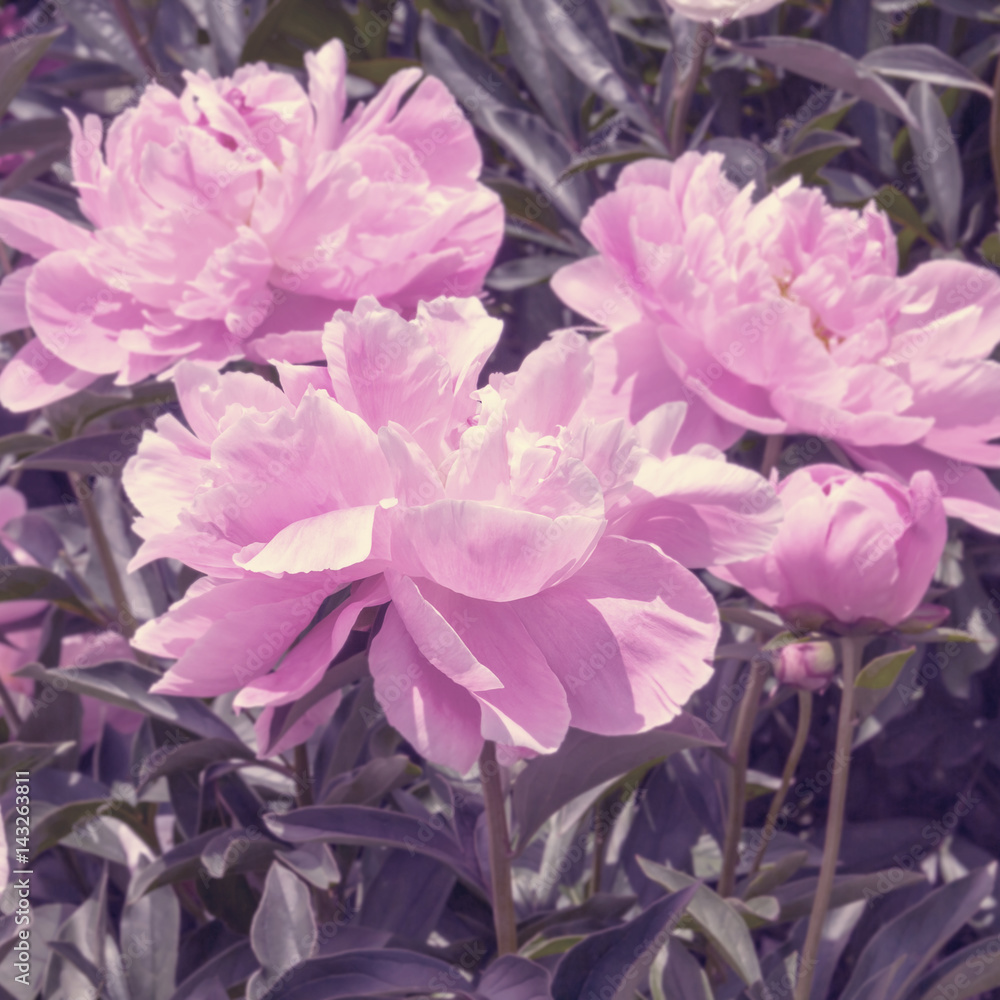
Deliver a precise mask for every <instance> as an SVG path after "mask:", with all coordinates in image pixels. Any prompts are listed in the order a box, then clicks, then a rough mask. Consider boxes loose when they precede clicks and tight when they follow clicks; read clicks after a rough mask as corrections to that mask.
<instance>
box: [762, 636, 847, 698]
mask: <svg viewBox="0 0 1000 1000" xmlns="http://www.w3.org/2000/svg"><path fill="white" fill-rule="evenodd" d="M836 669H837V654H836V651H835V650H834V648H833V646H832V645H831V644H830V643H829V642H793V643H790V644H789V645H787V646H784V647H782V650H781V653H780V654H779V656H778V662H777V663H776V664H775V668H774V670H775V673H776V674H777V676H778V680H779V681H781V683H782V684H789V685H791V686H792V687H797V688H802V689H803V690H804V691H823V690H824V689H825V688H826V686H827V685H828V684H829V683H830V681H831V680H833V675H834V672H835V671H836Z"/></svg>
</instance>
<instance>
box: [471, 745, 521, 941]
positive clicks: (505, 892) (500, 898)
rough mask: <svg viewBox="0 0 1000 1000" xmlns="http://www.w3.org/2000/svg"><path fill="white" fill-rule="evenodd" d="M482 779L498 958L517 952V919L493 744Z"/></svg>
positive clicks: (486, 749)
mask: <svg viewBox="0 0 1000 1000" xmlns="http://www.w3.org/2000/svg"><path fill="white" fill-rule="evenodd" d="M479 776H480V779H481V780H482V783H483V802H484V804H485V806H486V826H487V831H488V832H489V847H490V882H491V884H492V887H493V926H494V928H495V930H496V935H497V955H498V956H500V955H510V954H512V953H514V952H515V951H517V916H516V914H515V912H514V891H513V883H512V881H511V869H510V835H509V833H508V832H507V814H506V810H505V808H504V797H503V787H502V785H501V782H500V765H499V764H498V763H497V748H496V744H495V743H494V742H493V741H492V740H487V741H486V742H485V743H484V744H483V752H482V753H481V754H480V755H479Z"/></svg>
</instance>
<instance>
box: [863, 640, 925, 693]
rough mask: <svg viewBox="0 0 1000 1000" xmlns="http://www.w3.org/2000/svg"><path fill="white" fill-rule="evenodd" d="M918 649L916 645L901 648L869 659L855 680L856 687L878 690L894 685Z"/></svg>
mask: <svg viewBox="0 0 1000 1000" xmlns="http://www.w3.org/2000/svg"><path fill="white" fill-rule="evenodd" d="M916 651H917V647H916V646H909V647H908V648H907V649H900V650H898V651H897V652H895V653H885V654H884V655H883V656H876V657H875V659H874V660H869V661H868V663H866V664H865V666H864V669H863V670H862V671H861V672H860V673H859V674H858V677H857V680H856V681H855V682H854V684H855V687H859V688H869V689H872V690H876V691H881V690H883V689H885V688H890V687H892V685H893V684H895V683H896V678H897V677H898V676H899V672H900V671H901V670H902V669H903V667H905V666H906V663H907V661H908V660H909V659H910V657H911V656H913V654H914V653H915V652H916Z"/></svg>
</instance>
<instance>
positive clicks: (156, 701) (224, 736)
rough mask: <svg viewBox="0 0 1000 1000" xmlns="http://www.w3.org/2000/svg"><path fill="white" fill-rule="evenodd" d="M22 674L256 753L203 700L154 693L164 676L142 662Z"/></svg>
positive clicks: (234, 750)
mask: <svg viewBox="0 0 1000 1000" xmlns="http://www.w3.org/2000/svg"><path fill="white" fill-rule="evenodd" d="M18 676H21V677H32V678H34V679H35V680H42V681H47V682H48V683H50V684H51V683H56V684H57V686H58V687H60V688H62V687H65V688H66V689H68V690H70V691H73V692H75V693H76V694H80V695H86V696H88V697H90V698H98V699H100V700H101V701H106V702H109V703H110V704H112V705H118V706H120V707H121V708H129V709H132V711H134V712H141V713H143V714H145V715H153V716H155V717H156V718H157V719H162V720H163V721H164V722H170V723H174V724H175V725H177V726H180V727H181V728H182V729H186V730H187V731H188V732H190V733H194V734H195V735H196V736H204V737H206V738H215V739H219V740H223V741H225V742H226V743H227V744H228V745H229V747H230V749H229V751H228V753H229V755H231V756H235V757H241V758H245V759H249V758H252V757H253V752H252V751H251V750H250V749H249V748H248V747H247V746H245V745H244V744H243V743H242V742H241V741H240V739H239V737H238V736H237V735H236V733H234V732H233V731H232V729H230V728H229V726H227V725H226V724H225V723H224V722H223V721H222V720H221V719H220V718H219V717H218V716H217V715H215V713H213V712H212V710H211V709H210V708H208V707H207V706H205V705H203V704H202V703H201V702H200V701H197V700H196V699H194V698H181V697H178V696H175V695H163V694H151V693H150V691H149V688H150V687H152V686H153V684H154V683H155V682H156V681H158V680H159V679H160V674H158V673H155V672H154V671H152V670H147V669H146V668H145V667H140V666H139V664H138V663H132V662H131V661H129V660H109V661H107V662H105V663H98V664H97V665H96V666H93V667H80V668H78V669H76V670H67V669H65V668H58V669H55V670H46V669H45V668H44V667H42V666H41V665H40V664H29V665H28V666H27V667H24V668H22V669H21V670H20V671H18ZM172 742H173V745H174V746H180V745H181V744H183V743H186V742H188V738H187V737H185V736H184V735H183V734H182V733H177V734H176V735H175V736H174V738H173V741H172ZM164 751H165V752H167V753H168V754H169V748H164Z"/></svg>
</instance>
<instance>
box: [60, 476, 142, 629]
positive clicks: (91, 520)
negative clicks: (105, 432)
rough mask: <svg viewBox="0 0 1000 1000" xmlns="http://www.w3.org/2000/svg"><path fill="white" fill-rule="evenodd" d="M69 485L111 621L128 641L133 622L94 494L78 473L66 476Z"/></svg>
mask: <svg viewBox="0 0 1000 1000" xmlns="http://www.w3.org/2000/svg"><path fill="white" fill-rule="evenodd" d="M69 480H70V483H72V485H73V492H74V493H76V498H77V500H79V502H80V509H81V510H82V511H83V516H84V518H85V519H86V521H87V527H88V528H90V537H91V538H92V539H93V543H94V551H95V552H96V553H97V558H98V560H99V561H100V563H101V569H103V570H104V578H105V580H107V583H108V590H110V591H111V600H112V601H113V602H114V606H115V614H114V617H113V619H112V622H113V623H114V624H117V625H118V626H119V627H120V628H121V631H122V635H124V636H125V638H126V639H131V638H132V635H133V633H134V632H135V618H134V617H133V616H132V612H131V611H130V610H129V606H128V599H127V598H126V596H125V586H124V584H123V583H122V578H121V575H120V574H119V572H118V565H117V563H116V562H115V556H114V553H113V552H112V551H111V543H110V542H109V541H108V536H107V534H106V533H105V531H104V525H102V524H101V518H100V515H99V514H98V513H97V508H96V507H95V506H94V494H93V491H92V490H91V489H90V487H89V486H88V485H87V484H86V483H85V482H84V481H83V477H82V476H80V474H79V473H76V472H71V473H70V474H69Z"/></svg>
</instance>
